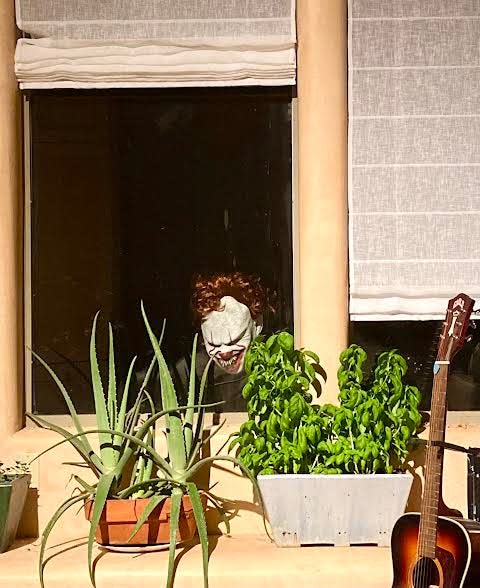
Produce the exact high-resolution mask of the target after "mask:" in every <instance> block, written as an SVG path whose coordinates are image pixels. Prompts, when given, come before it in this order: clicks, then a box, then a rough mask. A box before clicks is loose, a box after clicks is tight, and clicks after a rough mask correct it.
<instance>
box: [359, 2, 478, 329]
mask: <svg viewBox="0 0 480 588" xmlns="http://www.w3.org/2000/svg"><path fill="white" fill-rule="evenodd" d="M474 5H475V7H473V6H474ZM349 36H350V38H349V88H350V92H349V139H350V140H349V229H350V239H349V243H350V314H351V317H352V319H354V320H405V319H425V320H427V319H440V318H443V317H444V316H445V309H446V306H447V301H448V299H449V298H452V296H454V295H455V294H457V293H458V292H462V291H463V292H465V293H467V294H469V295H470V296H471V297H472V298H480V246H479V244H480V141H479V137H480V54H479V51H478V39H479V38H480V3H478V2H477V3H472V2H451V1H450V0H435V1H433V0H432V1H430V0H429V1H428V2H427V1H424V0H411V1H409V2H404V1H403V0H392V1H390V2H385V1H384V0H349Z"/></svg>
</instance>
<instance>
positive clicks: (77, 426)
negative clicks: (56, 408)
mask: <svg viewBox="0 0 480 588" xmlns="http://www.w3.org/2000/svg"><path fill="white" fill-rule="evenodd" d="M31 353H32V355H33V356H34V357H35V359H37V360H38V361H39V362H40V363H41V364H42V366H43V367H44V368H45V369H46V370H47V372H48V373H49V374H50V377H51V378H52V380H53V381H54V382H55V384H56V385H57V387H58V389H59V390H60V392H61V393H62V396H63V398H64V400H65V404H66V405H67V408H68V411H69V413H70V416H71V417H72V421H73V424H74V426H75V429H76V430H77V431H78V432H79V433H81V432H82V431H83V427H82V425H81V423H80V419H79V417H78V414H77V411H76V410H75V406H74V404H73V402H72V400H71V398H70V396H69V395H68V392H67V390H66V389H65V386H64V385H63V384H62V381H61V380H60V378H59V377H58V376H57V374H56V373H55V372H54V371H53V370H52V368H51V367H50V366H49V365H48V363H47V362H46V361H45V360H44V359H42V358H41V357H40V355H38V354H37V353H35V351H31ZM85 443H86V448H87V451H88V453H92V454H93V453H94V451H93V448H92V446H91V445H90V443H89V442H88V441H85Z"/></svg>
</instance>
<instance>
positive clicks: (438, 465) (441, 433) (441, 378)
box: [418, 363, 448, 558]
mask: <svg viewBox="0 0 480 588" xmlns="http://www.w3.org/2000/svg"><path fill="white" fill-rule="evenodd" d="M436 365H437V367H438V372H437V373H436V374H435V378H434V381H433V390H432V404H431V412H430V435H429V439H428V445H427V450H426V460H425V487H424V492H423V501H422V510H421V517H420V531H419V536H418V554H419V556H421V557H430V558H434V557H435V555H436V544H437V523H438V505H439V501H440V492H441V482H442V468H443V448H442V447H438V446H436V445H434V444H433V443H432V442H435V441H445V422H446V414H447V412H446V404H447V399H446V395H447V376H448V364H445V363H443V364H436Z"/></svg>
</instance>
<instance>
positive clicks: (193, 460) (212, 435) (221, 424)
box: [187, 419, 227, 469]
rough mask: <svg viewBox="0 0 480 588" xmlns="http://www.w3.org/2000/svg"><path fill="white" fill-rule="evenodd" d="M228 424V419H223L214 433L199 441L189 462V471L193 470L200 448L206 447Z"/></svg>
mask: <svg viewBox="0 0 480 588" xmlns="http://www.w3.org/2000/svg"><path fill="white" fill-rule="evenodd" d="M226 422H227V419H223V421H222V422H221V423H220V424H219V425H218V427H217V428H216V429H215V430H214V431H212V432H211V433H210V434H209V435H208V436H207V437H206V438H205V439H199V440H198V442H197V444H196V446H195V448H194V451H193V452H192V456H191V458H190V460H189V462H188V465H187V469H189V468H191V467H192V465H193V464H194V463H195V458H196V457H197V455H198V453H199V451H200V448H201V447H202V446H203V445H206V444H207V443H208V442H209V441H210V440H211V439H212V437H215V435H216V434H217V433H218V431H220V429H221V428H222V427H223V426H224V425H225V423H226Z"/></svg>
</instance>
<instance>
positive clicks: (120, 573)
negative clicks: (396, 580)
mask: <svg viewBox="0 0 480 588" xmlns="http://www.w3.org/2000/svg"><path fill="white" fill-rule="evenodd" d="M210 543H211V547H212V548H213V550H212V553H211V557H210V575H209V578H210V588H227V587H228V588H245V587H246V586H247V587H248V588H273V587H275V588H291V587H292V586H295V587H296V588H318V586H325V587H328V588H352V586H355V587H358V588H386V587H387V586H390V585H391V582H392V577H393V576H392V572H391V563H390V550H389V549H388V548H379V547H370V546H361V547H360V546H359V547H301V548H291V549H281V548H278V547H276V546H275V545H274V544H272V543H270V541H269V539H267V538H266V537H264V536H258V535H250V536H249V535H242V536H240V537H227V536H219V537H211V542H210ZM38 552H39V541H38V540H36V541H35V542H34V543H30V544H28V543H18V544H16V545H15V546H14V549H12V550H11V551H8V552H7V553H5V554H2V555H0V586H1V587H2V588H17V587H21V588H38V587H39V582H38V568H37V563H38ZM95 553H96V558H97V559H96V579H97V588H133V587H134V586H141V588H154V587H155V588H159V587H162V586H165V580H166V568H167V557H168V553H167V551H162V552H156V553H144V554H141V555H138V554H136V555H133V554H125V553H110V552H105V551H100V550H99V549H96V551H95ZM47 554H48V556H50V557H51V559H50V560H49V561H48V563H47V565H46V567H45V580H46V588H66V587H67V588H88V586H90V582H89V579H88V573H87V566H86V547H85V545H84V539H78V540H76V541H72V542H67V543H63V544H62V545H58V546H54V547H53V548H51V549H48V550H47ZM55 554H56V555H55ZM177 562H178V567H177V575H176V582H175V588H201V587H202V586H203V577H202V561H201V550H200V546H199V545H198V544H196V545H193V546H191V547H190V548H184V549H181V548H179V549H178V550H177Z"/></svg>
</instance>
